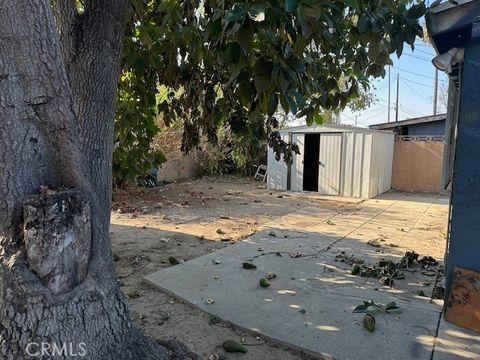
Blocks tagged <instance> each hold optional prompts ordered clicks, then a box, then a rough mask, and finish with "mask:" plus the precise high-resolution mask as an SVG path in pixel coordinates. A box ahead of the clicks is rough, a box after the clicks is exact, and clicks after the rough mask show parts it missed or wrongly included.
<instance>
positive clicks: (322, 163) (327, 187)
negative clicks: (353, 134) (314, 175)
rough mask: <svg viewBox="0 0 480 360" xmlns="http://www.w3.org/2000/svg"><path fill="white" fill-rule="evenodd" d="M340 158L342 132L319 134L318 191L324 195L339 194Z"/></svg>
mask: <svg viewBox="0 0 480 360" xmlns="http://www.w3.org/2000/svg"><path fill="white" fill-rule="evenodd" d="M341 158H342V134H339V133H322V134H321V136H320V157H319V167H320V168H319V172H318V174H319V175H318V192H319V193H321V194H326V195H339V194H340V168H341Z"/></svg>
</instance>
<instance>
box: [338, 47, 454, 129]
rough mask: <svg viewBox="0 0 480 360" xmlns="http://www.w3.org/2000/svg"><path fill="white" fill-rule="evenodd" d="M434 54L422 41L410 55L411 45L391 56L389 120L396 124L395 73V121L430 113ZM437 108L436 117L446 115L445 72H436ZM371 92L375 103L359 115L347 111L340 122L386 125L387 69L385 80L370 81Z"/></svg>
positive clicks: (446, 78)
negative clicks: (397, 95)
mask: <svg viewBox="0 0 480 360" xmlns="http://www.w3.org/2000/svg"><path fill="white" fill-rule="evenodd" d="M435 55H436V53H435V50H434V49H433V47H432V46H431V45H430V44H428V43H425V42H422V41H421V40H418V41H417V42H416V43H415V50H414V51H413V52H412V50H411V48H410V46H405V47H404V51H403V54H402V56H401V57H400V59H399V58H397V55H396V54H392V56H391V59H392V61H393V66H391V67H390V91H391V103H390V121H395V100H396V94H397V74H399V77H400V81H399V85H400V91H399V116H398V120H405V119H410V118H415V117H419V116H427V115H432V114H433V93H434V77H435V67H434V66H433V64H432V61H431V60H432V58H433V57H435ZM438 80H439V81H438V94H439V96H438V98H439V99H438V107H437V114H441V113H445V112H446V108H445V105H444V101H443V100H442V98H443V99H444V98H445V96H442V93H445V92H446V91H447V89H448V77H447V75H446V74H445V73H443V72H440V71H439V73H438ZM371 86H372V89H371V92H372V93H373V94H374V96H375V98H376V100H375V102H374V103H373V104H372V105H371V106H370V107H369V108H368V109H365V110H363V111H361V112H355V113H354V112H352V111H351V110H350V109H348V108H347V109H346V110H345V111H344V112H343V113H342V114H341V117H340V122H341V123H342V124H346V125H355V118H356V119H357V126H359V127H368V126H369V125H372V124H379V123H385V122H387V121H388V87H389V80H388V69H387V75H386V76H385V78H384V79H382V78H380V79H377V80H374V81H372V83H371Z"/></svg>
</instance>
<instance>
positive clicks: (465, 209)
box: [446, 39, 480, 291]
mask: <svg viewBox="0 0 480 360" xmlns="http://www.w3.org/2000/svg"><path fill="white" fill-rule="evenodd" d="M478 59H480V41H479V40H478V39H475V40H473V41H471V42H470V43H468V44H467V46H466V48H465V63H464V64H465V67H464V73H463V84H462V89H461V93H460V112H459V118H458V132H457V148H456V153H455V168H454V173H453V183H452V185H453V186H452V201H451V206H452V213H451V230H450V244H449V251H448V257H447V267H446V270H447V272H446V274H447V286H446V289H447V291H448V289H449V288H450V284H451V279H452V270H453V267H454V266H458V267H462V268H466V269H469V270H474V271H480V162H479V158H478V154H480V106H479V103H480V66H479V65H478V62H477V61H478Z"/></svg>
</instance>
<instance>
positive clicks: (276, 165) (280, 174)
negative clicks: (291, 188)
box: [267, 135, 288, 190]
mask: <svg viewBox="0 0 480 360" xmlns="http://www.w3.org/2000/svg"><path fill="white" fill-rule="evenodd" d="M282 140H284V141H288V135H282ZM267 167H268V173H267V184H268V188H269V189H275V190H287V171H288V168H287V164H285V162H284V161H283V156H282V157H281V158H280V161H277V160H276V159H275V154H274V153H273V150H272V148H270V147H269V148H268V154H267Z"/></svg>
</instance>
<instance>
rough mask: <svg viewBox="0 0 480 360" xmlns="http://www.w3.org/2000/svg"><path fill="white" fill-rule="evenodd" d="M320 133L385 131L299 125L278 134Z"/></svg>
mask: <svg viewBox="0 0 480 360" xmlns="http://www.w3.org/2000/svg"><path fill="white" fill-rule="evenodd" d="M322 132H363V133H365V132H367V133H372V132H382V133H385V131H381V130H375V129H368V128H361V127H355V126H350V125H332V124H325V125H323V124H322V125H317V124H315V125H310V126H308V125H300V126H293V127H288V128H284V129H281V130H279V133H280V134H288V133H294V134H295V133H296V134H302V133H322Z"/></svg>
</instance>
